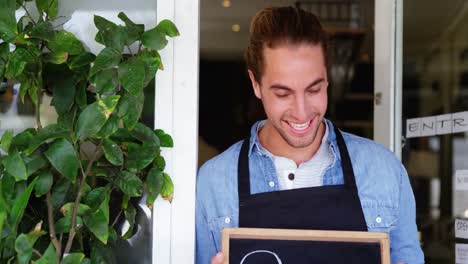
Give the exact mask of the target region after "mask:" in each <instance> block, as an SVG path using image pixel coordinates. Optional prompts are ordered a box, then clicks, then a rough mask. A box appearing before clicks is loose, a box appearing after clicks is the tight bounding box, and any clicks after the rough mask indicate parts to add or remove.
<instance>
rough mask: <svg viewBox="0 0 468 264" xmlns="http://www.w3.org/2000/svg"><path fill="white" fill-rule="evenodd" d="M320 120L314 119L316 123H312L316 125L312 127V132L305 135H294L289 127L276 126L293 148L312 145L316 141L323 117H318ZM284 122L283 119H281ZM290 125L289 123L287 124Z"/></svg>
mask: <svg viewBox="0 0 468 264" xmlns="http://www.w3.org/2000/svg"><path fill="white" fill-rule="evenodd" d="M317 119H318V120H314V124H312V125H313V126H314V127H312V130H311V131H310V133H308V134H307V135H304V137H297V136H296V137H294V136H291V135H290V134H289V133H288V132H287V131H286V130H287V129H288V128H286V129H285V128H283V127H278V126H276V125H275V126H274V127H275V129H276V131H278V134H279V135H280V136H281V138H283V140H284V141H285V142H286V143H287V144H288V145H289V146H291V147H293V148H306V147H308V146H310V145H312V144H313V143H314V142H315V139H316V138H317V134H318V131H319V128H320V125H321V123H322V122H323V120H322V118H321V117H317ZM281 122H282V121H281ZM286 126H288V125H286Z"/></svg>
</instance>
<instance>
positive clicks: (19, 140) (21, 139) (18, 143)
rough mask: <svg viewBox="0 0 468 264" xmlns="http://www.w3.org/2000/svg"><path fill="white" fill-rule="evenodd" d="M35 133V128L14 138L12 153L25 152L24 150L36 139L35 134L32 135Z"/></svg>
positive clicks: (11, 147) (11, 146)
mask: <svg viewBox="0 0 468 264" xmlns="http://www.w3.org/2000/svg"><path fill="white" fill-rule="evenodd" d="M33 131H36V130H35V129H34V128H31V129H27V130H24V131H23V132H21V133H18V134H16V136H15V137H13V140H12V141H11V145H10V152H13V151H23V150H24V149H26V148H27V147H28V146H29V144H30V142H31V141H32V140H33V138H34V136H33V133H31V132H33ZM29 154H30V153H29ZM29 154H27V155H29Z"/></svg>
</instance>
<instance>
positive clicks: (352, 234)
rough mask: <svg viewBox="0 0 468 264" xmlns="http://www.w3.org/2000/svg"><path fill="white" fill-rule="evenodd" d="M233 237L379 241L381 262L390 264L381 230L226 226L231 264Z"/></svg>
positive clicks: (226, 256)
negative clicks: (231, 241) (357, 230)
mask: <svg viewBox="0 0 468 264" xmlns="http://www.w3.org/2000/svg"><path fill="white" fill-rule="evenodd" d="M231 238H234V239H236V238H237V239H269V240H299V241H300V240H303V241H335V242H368V243H379V244H380V255H381V264H390V241H389V238H388V234H387V233H381V232H356V231H324V230H297V229H268V228H224V229H223V234H222V252H223V254H224V264H229V240H230V239H231Z"/></svg>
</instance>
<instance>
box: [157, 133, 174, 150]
mask: <svg viewBox="0 0 468 264" xmlns="http://www.w3.org/2000/svg"><path fill="white" fill-rule="evenodd" d="M154 132H155V133H156V135H157V136H158V138H159V140H160V142H161V147H164V148H172V147H174V141H173V140H172V137H171V136H170V135H168V134H166V132H164V130H162V129H156V130H155V131H154Z"/></svg>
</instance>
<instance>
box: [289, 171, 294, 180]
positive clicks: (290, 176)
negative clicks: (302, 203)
mask: <svg viewBox="0 0 468 264" xmlns="http://www.w3.org/2000/svg"><path fill="white" fill-rule="evenodd" d="M288 179H289V180H291V181H292V180H294V173H289V175H288Z"/></svg>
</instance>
